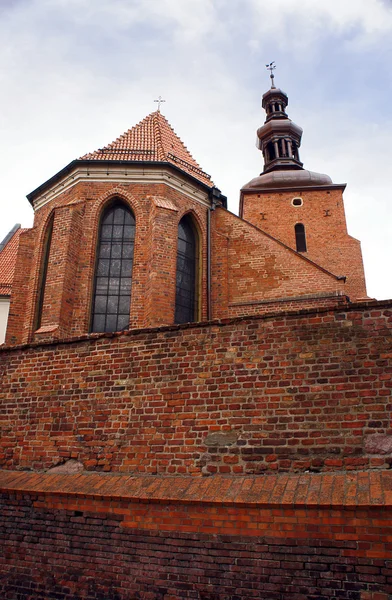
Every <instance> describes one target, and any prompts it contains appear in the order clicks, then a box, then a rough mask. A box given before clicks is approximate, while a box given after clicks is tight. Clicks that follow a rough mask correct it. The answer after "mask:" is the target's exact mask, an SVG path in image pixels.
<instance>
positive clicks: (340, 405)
mask: <svg viewBox="0 0 392 600" xmlns="http://www.w3.org/2000/svg"><path fill="white" fill-rule="evenodd" d="M391 323H392V306H391V304H390V303H388V302H380V303H369V304H361V305H357V306H356V305H354V306H352V305H350V306H349V307H343V308H336V309H335V310H328V309H313V310H309V311H302V312H297V313H295V312H294V313H291V314H290V313H286V314H285V313H283V314H281V315H271V316H266V317H264V318H260V317H254V318H243V319H241V318H240V319H234V320H232V321H225V322H216V323H211V324H200V325H196V324H195V325H193V326H181V327H180V326H177V327H168V328H161V329H155V330H154V329H153V330H145V331H136V330H135V331H131V332H128V333H124V334H112V335H106V336H105V335H98V334H95V335H92V336H91V337H90V338H88V339H84V340H83V339H81V340H79V341H77V340H74V341H72V342H67V343H57V344H50V343H46V344H41V345H32V346H30V347H22V348H13V349H12V348H11V349H7V348H3V349H0V377H1V378H2V385H1V391H0V403H1V414H2V418H1V421H0V438H1V444H0V466H2V467H3V468H6V469H12V468H34V469H43V468H48V467H51V466H53V465H55V464H57V463H59V462H61V461H64V460H66V459H69V458H75V459H78V460H80V461H81V462H83V464H84V465H85V467H86V468H87V469H90V470H95V469H98V470H104V471H124V472H134V473H151V474H153V473H162V474H164V473H166V474H185V473H188V474H192V475H200V474H211V473H233V474H243V473H251V474H257V473H262V472H264V471H267V470H273V471H276V470H281V471H290V470H291V471H293V470H296V471H304V470H309V469H312V470H334V469H360V468H365V467H371V468H388V467H389V466H390V462H391V451H390V450H388V448H389V447H390V446H388V444H390V443H391V438H390V437H389V436H391V435H392V428H391V419H390V413H391V389H392V367H391V357H392V353H391Z"/></svg>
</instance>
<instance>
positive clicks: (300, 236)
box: [295, 223, 307, 252]
mask: <svg viewBox="0 0 392 600" xmlns="http://www.w3.org/2000/svg"><path fill="white" fill-rule="evenodd" d="M295 243H296V246H297V252H306V250H307V249H306V233H305V225H303V224H302V223H297V224H296V226H295Z"/></svg>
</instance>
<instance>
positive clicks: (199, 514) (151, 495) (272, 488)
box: [0, 472, 392, 600]
mask: <svg viewBox="0 0 392 600" xmlns="http://www.w3.org/2000/svg"><path fill="white" fill-rule="evenodd" d="M391 489H392V476H391V473H366V472H363V473H358V474H351V475H348V476H347V475H344V474H340V475H332V474H325V475H323V476H321V475H310V474H306V475H301V476H297V475H291V476H288V475H281V476H264V477H254V478H250V477H245V478H244V477H240V478H235V477H228V478H225V477H219V476H217V477H211V478H207V479H196V480H195V479H194V478H181V477H177V478H173V477H171V478H159V477H139V478H129V477H127V476H123V477H113V476H103V475H77V476H70V475H68V476H64V475H34V474H26V473H8V474H7V473H4V472H0V491H1V493H0V535H1V539H2V552H1V553H0V594H1V597H2V598H18V599H20V600H24V599H26V600H27V599H29V600H32V599H38V598H40V599H42V598H45V599H46V598H52V597H53V598H57V600H75V598H80V599H82V598H85V599H91V600H92V599H98V598H101V599H104V600H129V599H136V598H138V599H139V600H141V599H142V600H176V599H178V598H189V599H190V598H199V599H204V600H228V599H230V600H242V599H243V598H263V599H264V600H289V599H290V600H309V599H310V598H311V599H314V600H316V598H317V599H320V598H323V599H325V600H328V599H330V598H331V599H332V598H342V599H346V600H349V599H350V600H388V599H389V598H390V595H391V594H392V561H391V556H392V525H391V523H392V512H391V494H392V492H391V491H390V490H391Z"/></svg>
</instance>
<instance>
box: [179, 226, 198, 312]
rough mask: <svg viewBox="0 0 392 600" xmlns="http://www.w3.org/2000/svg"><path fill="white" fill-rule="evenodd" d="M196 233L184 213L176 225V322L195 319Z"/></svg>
mask: <svg viewBox="0 0 392 600" xmlns="http://www.w3.org/2000/svg"><path fill="white" fill-rule="evenodd" d="M197 246H198V243H197V233H196V230H195V227H194V225H193V222H192V219H191V217H189V216H188V215H186V216H185V217H184V218H183V219H181V221H180V223H179V225H178V243H177V273H176V310H175V322H176V323H189V322H191V321H195V320H196V319H197V300H198V298H197V274H198V256H197V250H198V248H197Z"/></svg>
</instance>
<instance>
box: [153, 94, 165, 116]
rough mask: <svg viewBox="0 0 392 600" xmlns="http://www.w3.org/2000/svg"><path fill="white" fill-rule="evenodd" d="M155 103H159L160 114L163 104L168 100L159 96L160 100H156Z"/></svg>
mask: <svg viewBox="0 0 392 600" xmlns="http://www.w3.org/2000/svg"><path fill="white" fill-rule="evenodd" d="M154 102H158V112H161V104H162V102H166V100H164V99H163V98H162V96H158V100H154Z"/></svg>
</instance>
